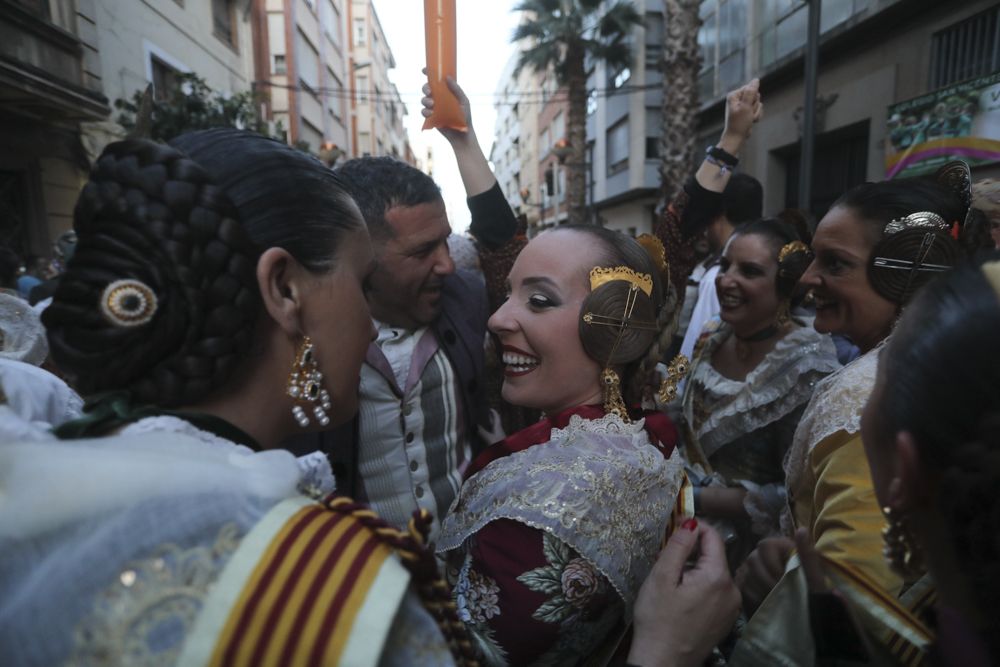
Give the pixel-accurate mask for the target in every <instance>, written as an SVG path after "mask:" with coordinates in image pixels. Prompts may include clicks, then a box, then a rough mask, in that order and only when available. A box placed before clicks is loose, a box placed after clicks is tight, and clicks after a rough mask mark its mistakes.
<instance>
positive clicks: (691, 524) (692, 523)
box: [681, 518, 698, 533]
mask: <svg viewBox="0 0 1000 667" xmlns="http://www.w3.org/2000/svg"><path fill="white" fill-rule="evenodd" d="M681 528H687V529H688V530H690V531H691V532H692V533H693V532H694V531H696V530H697V529H698V519H694V518H692V519H687V520H686V521H685V522H684V523H682V524H681Z"/></svg>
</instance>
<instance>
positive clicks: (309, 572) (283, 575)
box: [208, 504, 392, 667]
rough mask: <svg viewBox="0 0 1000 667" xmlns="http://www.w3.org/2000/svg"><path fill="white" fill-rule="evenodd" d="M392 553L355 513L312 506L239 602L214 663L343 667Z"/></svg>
mask: <svg viewBox="0 0 1000 667" xmlns="http://www.w3.org/2000/svg"><path fill="white" fill-rule="evenodd" d="M391 554H392V549H391V548H390V547H389V546H387V545H385V544H384V543H383V542H382V541H380V539H379V538H378V536H377V535H376V534H375V532H374V531H372V530H370V529H369V528H366V527H365V526H363V525H362V524H361V522H360V521H359V520H358V519H356V518H354V517H353V516H351V515H350V514H345V513H339V512H335V511H331V510H329V509H327V508H325V507H323V506H322V505H319V504H311V505H308V506H305V507H303V508H302V509H300V510H298V512H296V513H295V514H294V515H293V516H292V517H291V519H290V520H288V521H286V522H285V523H284V525H283V526H282V527H281V528H280V530H278V532H277V533H276V534H275V535H274V537H273V539H272V540H271V541H270V544H269V545H268V547H267V549H266V551H265V552H264V554H263V556H262V557H261V559H260V561H259V562H258V563H257V565H256V567H255V568H254V569H253V571H252V573H251V574H250V576H249V578H248V579H247V581H246V583H245V585H244V586H243V588H242V591H241V592H240V593H239V596H238V597H237V598H236V601H235V604H233V605H232V607H231V609H232V611H231V613H230V614H229V616H228V618H227V620H226V622H225V624H224V626H223V627H222V629H221V633H220V634H219V636H218V641H217V643H216V647H215V651H214V654H213V655H212V657H211V660H210V661H209V663H208V664H210V665H218V666H220V667H221V666H237V665H336V664H341V662H342V659H343V657H344V652H345V649H346V647H347V645H348V640H349V638H350V636H351V632H352V629H354V627H355V621H356V619H357V616H358V614H359V611H360V610H361V608H362V605H363V603H364V602H365V600H366V598H367V597H368V595H369V593H370V591H371V589H372V586H373V584H374V582H375V580H376V577H377V575H378V574H379V571H380V570H381V568H382V565H383V564H384V563H385V561H386V560H387V559H388V558H389V557H390V555H391Z"/></svg>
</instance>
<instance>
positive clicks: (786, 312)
mask: <svg viewBox="0 0 1000 667" xmlns="http://www.w3.org/2000/svg"><path fill="white" fill-rule="evenodd" d="M791 310H792V304H791V302H790V301H789V300H788V299H782V300H781V303H779V304H778V326H779V327H783V326H785V325H786V324H788V321H789V320H791V319H792V313H791Z"/></svg>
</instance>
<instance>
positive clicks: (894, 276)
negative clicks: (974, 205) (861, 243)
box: [833, 177, 968, 308]
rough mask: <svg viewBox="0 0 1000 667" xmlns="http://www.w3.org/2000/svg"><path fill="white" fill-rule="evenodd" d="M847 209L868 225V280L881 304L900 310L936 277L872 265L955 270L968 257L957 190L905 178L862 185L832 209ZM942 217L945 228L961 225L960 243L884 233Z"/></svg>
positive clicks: (927, 233)
mask: <svg viewBox="0 0 1000 667" xmlns="http://www.w3.org/2000/svg"><path fill="white" fill-rule="evenodd" d="M837 206H842V207H844V208H848V209H851V210H853V211H854V212H855V214H857V216H858V217H859V218H861V219H862V220H863V221H865V222H866V223H868V226H869V234H868V235H869V238H870V240H871V243H872V246H873V247H872V254H871V258H870V259H869V262H868V280H869V282H870V283H871V285H872V288H873V289H874V290H875V291H876V292H877V293H878V294H879V295H880V296H882V297H883V298H885V299H887V300H888V301H890V302H892V303H894V304H896V305H897V306H898V307H899V308H902V307H903V306H905V305H906V304H907V303H909V301H910V299H911V298H912V297H913V295H914V294H915V293H916V292H917V291H918V290H919V289H920V288H921V287H922V286H924V285H926V284H927V282H928V281H930V279H931V278H933V277H934V276H935V275H936V274H935V272H932V271H907V270H901V269H898V268H897V269H893V268H887V267H886V266H878V265H876V264H875V259H876V258H881V259H882V260H886V261H888V262H889V263H894V262H919V263H920V264H921V265H928V264H937V265H941V266H948V267H953V266H955V265H956V264H957V263H958V262H959V261H960V259H961V258H962V257H963V256H964V255H965V254H966V252H965V251H964V250H963V237H964V236H965V235H966V233H967V232H966V230H965V229H964V227H962V225H963V223H964V220H965V217H966V213H967V211H968V203H967V202H966V201H963V197H962V196H961V195H960V194H959V193H958V191H957V190H956V189H952V188H950V187H948V186H946V185H944V184H942V183H939V182H937V181H936V180H935V179H934V178H922V177H921V178H905V179H899V180H895V181H881V182H879V183H863V184H861V185H859V186H857V187H854V188H852V189H850V190H848V191H847V192H846V193H845V194H844V195H842V196H841V197H840V199H838V200H837V201H836V202H834V204H833V207H837ZM924 211H926V212H930V213H935V214H937V215H938V216H940V217H941V218H942V219H943V220H944V221H945V222H946V223H947V224H948V225H949V226H952V225H953V224H954V223H957V224H958V225H959V229H960V232H959V238H958V239H957V240H956V239H955V238H952V235H951V233H950V230H947V231H945V230H940V229H937V228H932V227H914V228H909V229H904V230H903V231H899V232H896V233H886V226H887V225H888V224H889V223H890V222H892V221H894V220H901V219H903V218H905V217H906V216H908V215H910V214H913V213H918V212H924Z"/></svg>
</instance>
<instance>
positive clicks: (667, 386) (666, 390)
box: [656, 354, 691, 403]
mask: <svg viewBox="0 0 1000 667" xmlns="http://www.w3.org/2000/svg"><path fill="white" fill-rule="evenodd" d="M690 369H691V362H690V361H688V358H687V357H685V356H684V355H683V354H678V355H677V356H676V357H674V360H673V361H671V362H670V365H669V366H667V377H665V378H663V382H662V383H660V390H659V391H658V392H656V397H657V398H658V399H660V403H670V402H671V401H673V400H674V399H675V398H677V385H678V384H679V383H680V381H681V380H683V379H684V376H685V375H687V372H688V371H689V370H690Z"/></svg>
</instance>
